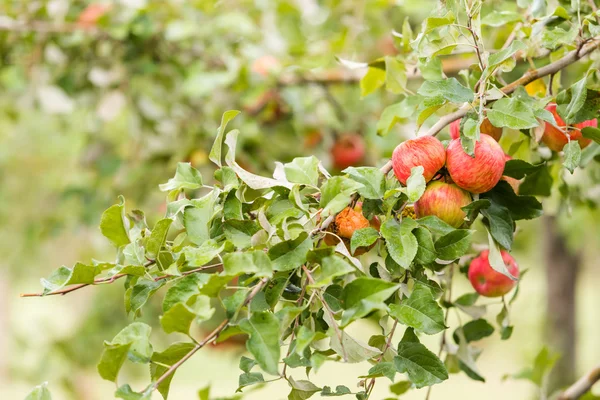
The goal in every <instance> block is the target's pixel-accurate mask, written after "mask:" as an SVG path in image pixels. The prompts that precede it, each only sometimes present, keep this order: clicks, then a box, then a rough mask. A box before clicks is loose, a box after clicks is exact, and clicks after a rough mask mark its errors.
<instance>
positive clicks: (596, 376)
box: [557, 365, 600, 400]
mask: <svg viewBox="0 0 600 400" xmlns="http://www.w3.org/2000/svg"><path fill="white" fill-rule="evenodd" d="M598 381H600V365H597V366H596V368H594V369H592V370H591V371H589V372H588V373H587V374H585V375H584V376H582V377H581V378H580V379H579V380H577V382H575V383H574V384H572V385H571V386H569V387H568V388H567V390H565V391H564V392H563V393H562V394H561V395H560V396H559V397H558V399H557V400H576V399H579V398H580V397H582V396H583V395H584V394H586V393H587V392H589V391H590V390H591V389H592V386H594V384H595V383H596V382H598Z"/></svg>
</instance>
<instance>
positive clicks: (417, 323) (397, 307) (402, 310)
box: [390, 283, 446, 335]
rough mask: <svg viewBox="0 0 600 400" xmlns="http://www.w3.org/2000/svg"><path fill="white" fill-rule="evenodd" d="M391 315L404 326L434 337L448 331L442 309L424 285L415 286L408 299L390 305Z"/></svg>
mask: <svg viewBox="0 0 600 400" xmlns="http://www.w3.org/2000/svg"><path fill="white" fill-rule="evenodd" d="M390 315H391V316H392V317H394V318H395V319H397V320H398V322H400V323H401V324H403V325H407V326H410V327H413V328H415V329H416V330H418V331H421V332H423V333H426V334H428V335H433V334H436V333H439V332H441V331H443V330H444V329H446V324H445V323H444V312H443V311H442V307H440V305H439V304H438V302H437V301H435V299H434V298H433V294H432V293H431V291H430V290H429V289H428V288H427V287H426V286H424V285H421V284H418V283H417V284H415V287H414V289H413V292H412V293H411V294H410V297H409V298H408V299H404V300H402V301H401V302H400V304H391V305H390Z"/></svg>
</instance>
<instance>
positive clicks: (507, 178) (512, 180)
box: [502, 154, 521, 194]
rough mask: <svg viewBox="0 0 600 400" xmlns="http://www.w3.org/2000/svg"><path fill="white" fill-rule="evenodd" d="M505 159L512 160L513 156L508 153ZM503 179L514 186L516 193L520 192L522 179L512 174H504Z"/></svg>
mask: <svg viewBox="0 0 600 400" xmlns="http://www.w3.org/2000/svg"><path fill="white" fill-rule="evenodd" d="M504 160H506V161H508V160H512V157H511V156H509V155H508V154H505V155H504ZM502 180H503V181H506V182H508V184H509V185H510V186H511V187H512V188H513V191H514V192H515V193H516V194H519V186H520V185H521V181H520V180H519V179H517V178H512V177H510V176H506V175H502Z"/></svg>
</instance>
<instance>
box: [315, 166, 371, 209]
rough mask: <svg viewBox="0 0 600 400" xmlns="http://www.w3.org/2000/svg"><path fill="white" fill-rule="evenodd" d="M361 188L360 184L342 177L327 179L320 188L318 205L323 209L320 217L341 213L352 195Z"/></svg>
mask: <svg viewBox="0 0 600 400" xmlns="http://www.w3.org/2000/svg"><path fill="white" fill-rule="evenodd" d="M363 186H364V185H363V184H362V183H359V182H356V181H355V180H353V179H349V178H346V177H344V176H334V177H332V178H329V179H328V180H327V182H325V184H323V186H321V201H320V205H321V207H322V208H323V211H322V212H321V215H322V216H323V217H326V216H329V215H331V214H336V213H338V212H340V211H342V210H343V209H344V208H345V207H346V206H348V203H350V199H351V197H352V195H353V194H354V193H356V192H357V191H358V190H359V189H360V188H362V187H363Z"/></svg>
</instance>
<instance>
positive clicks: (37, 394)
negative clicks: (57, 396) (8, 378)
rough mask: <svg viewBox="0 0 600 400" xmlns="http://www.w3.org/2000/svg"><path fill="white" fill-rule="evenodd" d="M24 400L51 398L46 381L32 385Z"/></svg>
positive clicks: (48, 399)
mask: <svg viewBox="0 0 600 400" xmlns="http://www.w3.org/2000/svg"><path fill="white" fill-rule="evenodd" d="M25 400H52V395H51V394H50V391H49V390H48V382H44V383H42V384H41V385H38V386H36V387H34V388H33V390H32V391H31V392H29V394H28V395H27V397H25Z"/></svg>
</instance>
